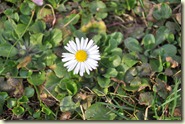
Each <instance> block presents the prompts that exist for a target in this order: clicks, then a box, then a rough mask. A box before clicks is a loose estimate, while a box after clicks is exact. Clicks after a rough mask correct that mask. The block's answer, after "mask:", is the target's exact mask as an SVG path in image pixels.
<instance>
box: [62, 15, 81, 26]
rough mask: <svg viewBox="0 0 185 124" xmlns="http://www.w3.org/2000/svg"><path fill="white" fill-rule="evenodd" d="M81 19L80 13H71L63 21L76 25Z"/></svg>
mask: <svg viewBox="0 0 185 124" xmlns="http://www.w3.org/2000/svg"><path fill="white" fill-rule="evenodd" d="M79 19H80V15H79V14H70V15H69V16H67V17H66V18H64V20H63V21H64V22H63V23H64V25H65V24H67V23H69V22H70V23H69V24H72V25H74V24H76V23H78V21H79Z"/></svg>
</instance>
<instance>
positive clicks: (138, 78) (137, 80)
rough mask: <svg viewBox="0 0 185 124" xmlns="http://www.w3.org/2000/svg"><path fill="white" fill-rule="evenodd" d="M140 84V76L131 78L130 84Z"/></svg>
mask: <svg viewBox="0 0 185 124" xmlns="http://www.w3.org/2000/svg"><path fill="white" fill-rule="evenodd" d="M140 85H141V79H140V77H138V76H137V77H134V79H133V80H131V82H130V86H132V87H138V86H140Z"/></svg>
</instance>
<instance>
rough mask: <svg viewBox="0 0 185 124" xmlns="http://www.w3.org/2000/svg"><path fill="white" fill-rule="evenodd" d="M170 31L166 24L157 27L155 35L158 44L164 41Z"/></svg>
mask: <svg viewBox="0 0 185 124" xmlns="http://www.w3.org/2000/svg"><path fill="white" fill-rule="evenodd" d="M169 33H170V30H169V29H168V28H167V27H165V26H161V27H160V28H159V29H157V32H156V37H155V38H156V46H157V45H159V44H161V43H163V42H164V41H165V40H166V38H167V37H168V35H169Z"/></svg>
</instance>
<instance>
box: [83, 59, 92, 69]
mask: <svg viewBox="0 0 185 124" xmlns="http://www.w3.org/2000/svg"><path fill="white" fill-rule="evenodd" d="M84 63H85V65H86V67H87V69H88V70H90V71H92V70H93V68H91V66H90V65H89V63H88V62H87V61H85V62H84ZM86 71H87V70H86Z"/></svg>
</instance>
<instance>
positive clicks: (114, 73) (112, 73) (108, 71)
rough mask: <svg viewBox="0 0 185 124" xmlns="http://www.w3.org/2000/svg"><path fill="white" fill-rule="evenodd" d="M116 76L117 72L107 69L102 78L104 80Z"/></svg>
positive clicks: (113, 69)
mask: <svg viewBox="0 0 185 124" xmlns="http://www.w3.org/2000/svg"><path fill="white" fill-rule="evenodd" d="M117 74H118V72H117V71H116V69H115V68H108V69H107V72H106V74H104V75H103V76H104V77H106V78H110V77H116V76H117Z"/></svg>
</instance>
